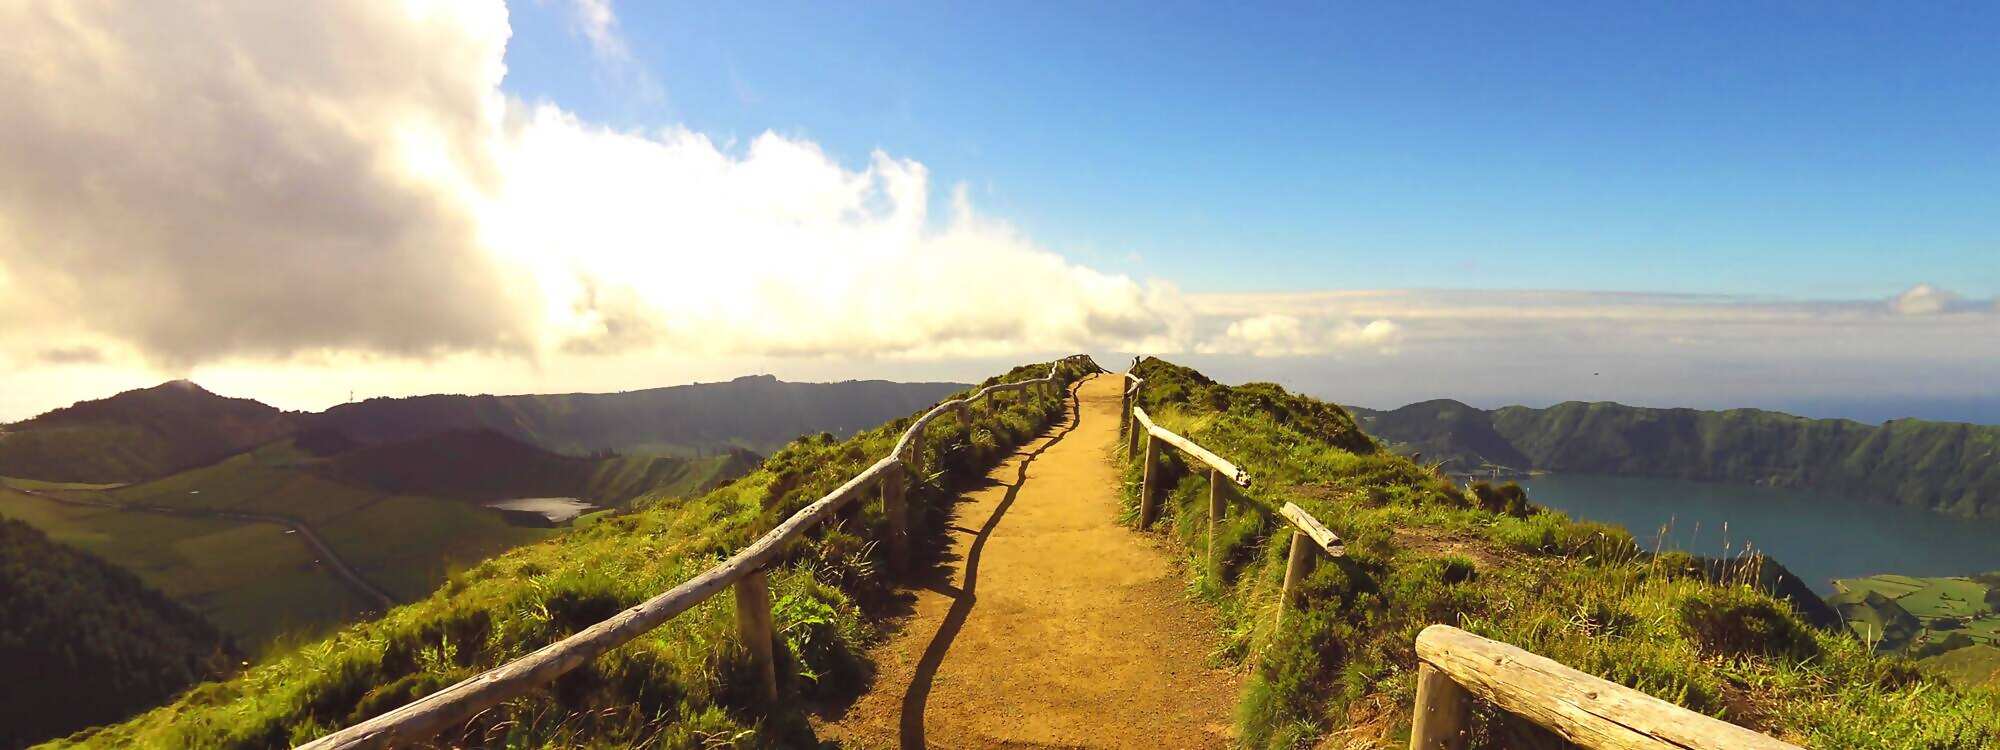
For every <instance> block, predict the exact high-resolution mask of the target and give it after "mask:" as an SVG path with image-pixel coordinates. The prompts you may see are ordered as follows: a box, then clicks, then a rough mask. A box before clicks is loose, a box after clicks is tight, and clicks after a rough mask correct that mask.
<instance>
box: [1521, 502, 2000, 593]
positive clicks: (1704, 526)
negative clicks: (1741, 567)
mask: <svg viewBox="0 0 2000 750" xmlns="http://www.w3.org/2000/svg"><path fill="white" fill-rule="evenodd" d="M1521 485H1522V486H1524V487H1527V488H1528V498H1529V499H1530V500H1532V501H1534V502H1535V503H1536V504H1538V505H1543V506H1546V507H1550V508H1554V509H1556V510H1560V511H1562V512H1564V513H1567V514H1569V516H1570V517H1572V518H1580V519H1587V520H1592V521H1603V522H1606V523H1614V524H1618V525H1620V526H1624V527H1625V528H1626V529H1629V530H1630V531H1631V532H1632V536H1633V538H1635V539H1638V540H1639V542H1640V544H1641V545H1642V546H1645V547H1647V548H1649V549H1650V548H1651V547H1652V546H1653V542H1654V540H1655V539H1657V538H1659V536H1660V535H1659V529H1660V527H1662V526H1666V525H1668V524H1672V529H1671V531H1670V532H1669V533H1668V534H1667V536H1666V538H1665V540H1664V544H1663V545H1662V547H1663V548H1664V549H1681V550H1686V551H1688V552H1692V553H1694V554H1698V555H1711V556H1714V555H1720V554H1722V551H1723V524H1725V523H1727V524H1728V543H1729V544H1730V545H1732V546H1734V547H1735V548H1736V549H1738V550H1740V549H1742V547H1743V544H1744V543H1745V542H1749V543H1751V544H1754V545H1756V547H1757V549H1759V550H1762V551H1764V552H1765V553H1767V554H1769V555H1770V556H1772V557H1774V558H1777V560H1778V562H1781V563H1784V564H1785V567H1787V568H1790V569H1791V571H1792V572H1793V573H1795V574H1797V575H1798V576H1799V578H1800V579H1802V580H1804V581H1805V582H1806V584H1807V585H1810V586H1812V588H1813V590H1814V591H1817V592H1819V593H1820V594H1822V595H1826V594H1831V593H1833V583H1832V581H1833V579H1835V578H1855V577H1859V576H1866V575H1873V574H1876V573H1901V574H1904V575H1913V576H1962V575H1971V574H1973V573H1983V572H1987V571H1992V570H2000V520H1992V519H1984V520H1971V519H1964V518H1953V517H1950V516H1943V515H1939V514H1936V513H1930V512H1927V511H1922V510H1916V509H1912V508H1901V507H1896V506H1891V505H1878V504H1874V503H1868V502H1863V501H1860V500H1854V499H1851V498H1847V497H1844V496H1840V495H1829V494H1824V493H1819V492H1814V491H1811V490H1795V489H1779V488H1774V487H1759V486H1756V485H1749V484H1722V483H1714V482H1695V481H1689V480H1685V479H1652V478H1647V477H1618V476H1603V475H1596V474H1549V475H1545V476H1538V477H1535V478H1533V479H1530V480H1526V481H1523V482H1521Z"/></svg>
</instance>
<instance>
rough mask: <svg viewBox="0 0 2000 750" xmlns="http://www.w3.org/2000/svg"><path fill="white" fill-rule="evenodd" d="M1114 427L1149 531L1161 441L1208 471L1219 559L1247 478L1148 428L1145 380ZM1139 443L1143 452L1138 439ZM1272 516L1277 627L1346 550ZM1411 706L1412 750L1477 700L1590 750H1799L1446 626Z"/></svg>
mask: <svg viewBox="0 0 2000 750" xmlns="http://www.w3.org/2000/svg"><path fill="white" fill-rule="evenodd" d="M1125 380H1126V383H1127V385H1126V388H1125V389H1124V392H1123V394H1122V396H1121V404H1120V406H1121V408H1122V409H1123V410H1124V412H1125V414H1127V415H1129V419H1123V420H1121V421H1120V424H1119V429H1120V430H1123V431H1125V432H1126V433H1127V442H1126V443H1125V450H1126V454H1127V455H1128V456H1140V455H1143V456H1144V458H1143V459H1142V460H1144V461H1145V462H1146V463H1145V469H1144V473H1143V479H1141V480H1140V485H1139V525H1140V527H1141V528H1145V527H1147V526H1150V525H1151V524H1152V522H1153V519H1154V516H1155V515H1156V513H1157V507H1158V500H1157V494H1156V493H1158V492H1160V491H1161V490H1162V489H1164V488H1162V487H1160V486H1159V484H1160V481H1159V477H1158V475H1157V472H1158V471H1159V468H1158V467H1157V465H1156V464H1157V463H1158V461H1159V451H1160V446H1161V445H1162V444H1165V445H1171V446H1173V447H1175V448H1178V449H1180V450H1181V451H1182V452H1183V453H1186V454H1187V455H1189V456H1191V457H1193V458H1194V459H1195V460H1196V461H1199V462H1200V463H1202V464H1205V465H1206V466H1207V467H1208V548H1209V555H1210V563H1211V564H1213V563H1214V562H1215V560H1214V555H1215V541H1216V531H1217V528H1218V527H1219V526H1220V525H1221V524H1222V520H1223V516H1224V513H1225V512H1226V510H1227V504H1226V502H1225V501H1224V499H1223V495H1222V494H1221V493H1222V492H1223V491H1224V480H1225V478H1227V480H1228V482H1229V483H1232V484H1235V485H1237V486H1240V487H1249V486H1250V474H1249V473H1248V472H1246V471H1244V470H1243V469H1242V468H1240V467H1238V466H1236V465H1235V464H1233V463H1230V462H1229V461H1227V460H1224V459H1223V458H1222V457H1220V456H1217V455H1216V454H1215V453H1214V452H1213V451H1210V450H1208V449H1206V448H1203V447H1201V446H1200V445H1198V444H1196V443H1195V442H1194V441H1192V440H1189V439H1187V438H1186V437H1183V436H1181V435H1177V434H1175V433H1174V432H1172V431H1170V430H1167V429H1166V428H1163V427H1160V426H1159V425H1156V424H1153V420H1152V419H1151V418H1150V417H1148V416H1147V415H1146V411H1145V409H1143V408H1141V407H1140V406H1139V393H1140V389H1141V387H1142V386H1144V385H1145V382H1146V381H1145V379H1144V378H1140V377H1139V376H1137V375H1134V374H1132V373H1130V372H1127V373H1125ZM1141 437H1143V438H1144V439H1145V442H1144V445H1143V454H1142V453H1141V449H1142V446H1141V443H1140V439H1141ZM1278 515H1279V516H1281V517H1283V518H1284V520H1285V521H1286V522H1287V523H1289V524H1291V526H1292V546H1291V556H1290V559H1289V560H1288V561H1287V563H1286V565H1285V583H1284V588H1283V589H1282V590H1281V592H1280V594H1279V606H1278V615H1277V617H1278V622H1279V623H1280V624H1282V623H1283V622H1284V618H1285V611H1286V609H1288V608H1289V607H1290V606H1291V605H1292V604H1293V603H1294V602H1293V598H1294V592H1295V591H1297V590H1298V589H1297V587H1298V584H1299V583H1300V582H1301V581H1302V580H1303V579H1304V577H1305V575H1306V574H1307V573H1308V572H1310V571H1311V565H1312V560H1313V558H1314V555H1313V550H1314V548H1315V547H1316V548H1318V549H1320V550H1323V551H1324V552H1325V553H1326V554H1327V555H1328V556H1331V557H1341V556H1343V555H1344V554H1345V553H1346V547H1345V546H1343V545H1342V543H1341V541H1340V537H1339V536H1337V535H1335V534H1334V533H1333V532H1332V531H1331V530H1329V529H1327V528H1326V526H1325V525H1324V524H1321V523H1320V522H1319V519H1317V518H1314V517H1313V516H1312V514H1310V513H1307V512H1306V511H1305V509H1303V508H1300V507H1299V506H1297V505H1294V504H1292V503H1289V502H1288V503H1285V504H1284V506H1283V507H1281V508H1279V509H1278ZM1416 645H1417V658H1418V660H1419V666H1418V673H1417V705H1416V713H1415V716H1414V717H1413V718H1412V721H1411V724H1412V728H1411V732H1410V750H1462V749H1463V748H1464V747H1465V746H1466V742H1467V740H1468V739H1470V733H1469V730H1470V720H1471V710H1472V704H1471V700H1472V698H1473V697H1475V696H1476V697H1478V698H1480V699H1483V700H1486V701H1489V702H1491V703H1493V704H1494V705H1495V706H1498V707H1499V708H1501V709H1502V710H1505V711H1508V712H1510V713H1514V714H1518V715H1520V716H1522V717H1525V718H1527V719H1528V720H1530V721H1533V722H1535V723H1536V724H1538V725H1540V726H1542V727H1545V728H1547V729H1549V730H1550V731H1553V732H1555V733H1556V734H1558V735H1561V736H1562V737H1563V738H1564V739H1566V740H1568V741H1570V742H1572V743H1574V744H1576V745H1579V746H1582V747H1584V748H1587V749H1588V750H1724V749H1725V748H1728V749H1731V750H1799V748H1798V747H1797V746H1794V745H1791V744H1788V743H1785V742H1780V741H1778V740H1776V739H1772V738H1771V737H1768V736H1765V735H1762V734H1758V733H1756V732H1753V731H1750V730H1748V729H1744V728H1743V727H1739V726H1736V725H1735V724H1730V723H1728V722H1725V721H1721V720H1718V719H1714V718H1710V717H1708V716H1704V715H1702V714H1698V713H1695V712H1693V711H1689V710H1687V709H1685V708H1682V707H1680V706H1676V705H1674V704H1672V703H1668V702H1666V701H1663V700H1660V699H1658V698H1654V697H1652V696H1650V695H1646V694H1645V693H1642V692H1639V691H1637V690H1633V689H1632V688H1628V687H1625V686H1623V685H1619V684H1616V683H1613V682H1610V681H1607V680H1604V679H1602V678H1599V677H1595V676H1592V675H1588V674H1584V673H1583V672H1579V671H1577V670H1574V669H1570V668H1569V667H1565V666H1563V665H1561V664H1558V663H1556V662H1555V661H1552V660H1550V659H1547V658H1545V657H1542V656H1537V655H1535V654H1533V653H1529V652H1527V651H1524V650H1522V649H1519V648H1516V647H1514V646H1510V645H1507V644H1505V643H1501V642H1499V641H1494V640H1489V639H1486V638H1481V637H1479V636H1476V635H1473V634H1471V633H1467V632H1465V631H1463V630H1459V629H1458V628H1454V627H1451V626H1448V625H1432V626H1430V627H1428V628H1425V629H1424V631H1423V633H1422V634H1420V635H1418V636H1417V644H1416Z"/></svg>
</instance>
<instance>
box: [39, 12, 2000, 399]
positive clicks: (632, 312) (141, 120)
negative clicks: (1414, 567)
mask: <svg viewBox="0 0 2000 750" xmlns="http://www.w3.org/2000/svg"><path fill="white" fill-rule="evenodd" d="M572 7H573V8H574V9H576V12H577V13H578V14H580V15H579V16H578V18H579V21H578V23H579V30H580V31H579V33H581V34H582V35H583V36H584V37H586V38H587V39H589V40H590V41H591V43H592V45H593V48H594V49H599V50H600V52H599V56H600V58H601V59H608V60H612V61H614V62H615V61H617V60H618V59H619V58H620V56H621V55H622V56H624V59H627V60H629V56H630V52H631V49H630V47H629V46H627V45H626V43H625V42H624V40H623V37H622V35H620V32H619V30H618V25H617V17H616V14H615V13H614V12H612V9H611V7H610V5H608V4H606V3H602V2H598V3H587V2H585V3H577V4H576V5H574V6H572ZM0 28H5V29H7V34H8V36H7V39H8V41H7V43H6V44H5V45H0V101H5V102H7V103H8V106H0V365H4V366H5V370H4V371H5V372H6V373H7V374H5V375H0V418H6V417H9V416H13V417H18V416H25V415H27V414H31V413H33V412H35V411H39V410H41V409H45V408H49V407H52V406H57V405H61V404H63V403H67V402H68V401H72V400H75V399H77V398H83V397H94V396H101V395H103V393H104V390H103V389H105V388H107V387H109V386H110V384H120V385H121V386H123V387H129V386H130V385H139V384H144V383H145V382H147V381H149V380H157V379H159V378H161V377H164V376H182V375H194V376H196V377H197V378H206V379H212V380H215V381H217V382H219V383H226V384H229V385H230V386H232V388H231V390H232V391H234V392H238V393H243V394H244V395H250V396H260V395H265V394H267V393H268V394H279V395H280V396H282V398H280V399H279V400H281V401H282V403H284V405H286V406H290V407H294V408H305V407H315V406H324V405H325V404H326V403H327V402H328V401H333V400H339V398H344V397H345V394H346V392H347V390H348V388H350V387H354V386H355V384H356V383H360V384H361V385H362V386H363V387H364V388H365V390H364V395H366V394H367V393H371V392H372V393H376V394H387V393H399V392H400V393H409V392H420V391H429V390H460V391H482V390H490V391H502V390H572V389H591V388H596V389H617V388H632V387H643V386H648V385H658V384H661V383H667V382H677V381H684V380H686V379H690V378H696V377H708V378H714V377H724V376H727V375H731V374H736V373H739V372H743V371H750V370H768V371H778V372H781V373H789V374H792V375H793V376H795V377H797V376H805V377H813V376H827V377H841V376H854V375H876V376H880V375H885V374H889V375H893V376H896V377H921V376H926V375H920V374H919V373H927V374H928V375H927V376H929V377H977V376H979V375H982V374H984V372H985V369H983V368H986V367H988V366H991V365H995V364H997V363H998V362H999V361H1001V360H1008V359H1016V358H1020V357H1024V356H1040V355H1046V354H1053V353H1068V352H1070V351H1076V350H1086V349H1088V350H1096V351H1111V350H1121V351H1142V352H1146V353H1151V354H1161V355H1168V356H1175V355H1211V356H1216V357H1237V358H1241V357H1253V358H1254V357H1273V358H1285V359H1287V360H1296V359H1297V358H1302V357H1327V356H1328V355H1336V358H1337V359H1338V360H1339V361H1341V362H1345V363H1349V364H1350V365H1353V366H1364V365H1367V364H1368V363H1371V362H1376V363H1390V364H1383V365H1381V366H1385V367H1387V366H1391V365H1392V364H1393V365H1394V367H1395V368H1396V369H1397V370H1398V372H1397V373H1396V374H1389V375H1383V376H1381V379H1382V381H1383V382H1394V383H1398V384H1402V385H1409V384H1412V383H1419V384H1420V383H1421V381H1418V380H1416V379H1415V377H1416V376H1415V375H1413V374H1414V373H1425V375H1424V377H1435V376H1436V375H1434V374H1436V373H1448V372H1456V371H1457V370H1455V369H1453V368H1454V366H1453V365H1451V364H1450V363H1452V362H1458V361H1460V360H1462V359H1465V358H1467V357H1470V356H1472V355H1471V354H1469V353H1474V352H1476V353H1478V354H1477V356H1478V357H1479V358H1480V361H1481V363H1482V366H1481V368H1472V367H1470V366H1462V367H1460V368H1459V369H1463V370H1464V371H1465V372H1479V373H1481V377H1484V373H1485V372H1486V370H1487V369H1489V368H1490V367H1497V366H1499V365H1497V364H1490V363H1504V362H1506V361H1511V360H1509V359H1508V358H1510V357H1511V358H1513V360H1518V361H1519V363H1520V369H1519V372H1520V373H1529V374H1530V375H1522V376H1520V378H1521V379H1528V378H1530V377H1539V374H1538V373H1540V372H1541V371H1542V369H1545V368H1547V367H1549V366H1550V363H1552V362H1561V361H1567V360H1568V359H1583V358H1591V357H1608V358H1616V357H1619V356H1625V357H1627V358H1628V360H1630V359H1631V358H1632V357H1635V356H1638V355H1643V354H1644V353H1646V352H1654V351H1658V350H1660V349H1662V348H1663V347H1674V348H1675V350H1676V351H1679V352H1683V353H1689V352H1691V353H1690V354H1688V356H1690V357H1705V358H1707V359H1706V360H1704V361H1714V362H1728V361H1734V360H1732V358H1735V359H1736V360H1740V359H1742V358H1745V357H1757V356H1768V355H1769V353H1770V352H1774V351H1776V352H1793V351H1796V352H1800V353H1801V355H1800V356H1806V357H1820V358H1827V357H1842V356H1857V357H1868V358H1872V360H1871V361H1879V362H1886V363H1892V364H1894V365H1895V366H1903V365H1904V364H1905V363H1910V362H1925V363H1934V362H1936V361H1938V360H1939V359H1940V358H1951V357H1958V358H1967V357H1971V358H1974V359H1976V360H1977V361H1993V358H1994V357H1996V356H2000V352H1994V351H1992V347H1993V346H1995V345H1994V344H1992V343H1991V342H1994V341H1996V340H2000V337H1996V336H1993V335H1992V334H1993V321H1994V320H1995V319H2000V315H1995V314H1992V312H1991V311H1990V310H1989V311H1981V310H1978V309H1976V308H1977V306H1974V305H1969V303H1967V304H1959V305H1957V306H1954V305H1953V304H1952V303H1951V298H1949V297H1948V296H1945V294H1946V293H1943V292H1940V291H1938V290H1935V289H1931V288H1930V287H1919V288H1918V289H1913V290H1912V291H1911V293H1906V294H1905V295H1904V297H1905V298H1909V299H1908V300H1907V301H1908V302H1909V303H1910V304H1908V305H1905V304H1903V303H1904V302H1905V301H1906V300H1904V299H1902V298H1899V300H1898V304H1897V305H1896V306H1895V308H1894V310H1905V309H1906V308H1907V310H1908V311H1915V310H1924V309H1930V310H1932V311H1936V310H1944V311H1957V310H1961V309H1963V310H1967V311H1970V312H1975V313H1978V314H1974V315H1929V316H1902V315H1895V314H1893V311H1894V310H1892V309H1891V308H1888V307H1885V306H1884V305H1883V304H1882V303H1881V302H1880V301H1879V300H1877V301H1857V302H1853V303H1825V304H1785V303H1774V302H1769V301H1764V300H1745V299H1735V298H1702V297H1671V296H1658V295H1609V294H1591V293H1544V292H1471V293H1468V292H1391V291H1366V292H1362V291H1356V292H1326V293H1299V294H1237V295H1222V294H1187V293H1183V292H1181V291H1180V290H1179V289H1177V288H1175V287H1174V286H1173V285H1172V284H1171V283H1167V282H1161V281H1147V282H1144V283H1142V282H1140V281H1137V280H1134V279H1132V278H1130V277H1128V276H1125V275H1121V274H1113V273H1106V272H1103V271H1099V270H1096V269H1093V268H1090V267H1087V266H1083V265H1079V264H1077V263H1073V262H1070V261H1069V260H1067V259H1065V258H1064V257H1062V256H1061V255H1058V254H1056V253H1054V252H1051V251H1050V250H1049V249H1047V248H1046V247H1044V246H1042V245H1039V244H1037V243H1036V242H1035V241H1034V240H1032V239H1031V238H1028V237H1026V236H1024V235H1023V234H1022V233H1021V232H1019V231H1018V230H1016V229H1014V228H1012V227H1010V226H1009V225H1007V224H1006V223H1005V222H1003V221H999V220H997V219H995V218H992V217H988V216H984V215H982V214H980V213H978V211H977V210H976V207H975V206H974V205H973V204H972V202H971V201H970V200H969V198H968V197H967V196H966V194H965V191H962V190H961V191H958V192H957V193H956V194H954V195H953V197H952V200H950V201H949V205H942V206H938V205H933V201H932V199H931V196H932V195H933V194H934V193H936V192H938V191H937V190H936V189H935V188H934V186H933V177H932V176H931V174H930V172H929V170H927V169H926V168H925V167H924V165H923V164H922V163H920V162H918V161H915V160H913V159H910V158H907V157H902V156H898V155H893V154H888V153H875V154H872V155H870V156H869V158H868V160H867V162H866V163H864V164H860V165H850V164H843V163H842V162H841V161H839V160H838V159H836V158H835V157H833V156H832V155H829V154H827V153H825V152H823V151H822V150H821V149H820V148H819V147H818V146H817V145H816V144H814V143H812V142H811V141H807V140H803V139H799V138H788V137H784V136H779V135H774V134H769V133H767V134H764V135H761V136H758V137H756V138H754V139H751V140H750V141H749V142H747V143H746V144H743V145H741V146H740V147H739V146H737V145H735V144H717V143H715V142H714V141H713V140H711V139H710V138H709V137H708V136H705V135H703V134H701V133H696V132H691V131H687V130H684V129H678V128H662V129H652V130H643V131H638V130H632V131H625V130H612V129H608V128H605V127H603V126H600V125H596V124H592V123H590V122H586V121H584V120H582V119H580V118H578V117H577V116H575V115H573V114H571V113H569V112H566V111H564V110H562V109H561V108H560V107H559V106H558V105H555V104H533V105H531V104H527V103H523V102H520V101H516V100H512V99H510V98H509V97H508V96H506V95H505V93H504V92H503V91H502V90H501V89H500V84H501V79H502V77H503V75H504V73H505V69H504V65H503V53H504V51H505V45H506V43H507V39H508V36H509V33H510V29H509V27H508V19H507V14H506V10H505V8H504V7H502V6H500V5H499V4H497V3H491V2H489V3H479V2H442V1H439V2H429V1H426V0H410V1H409V2H387V1H385V2H351V3H307V4H299V5H291V4H286V5H282V6H280V5H274V4H270V3H265V2H258V1H255V0H201V1H198V2H188V3H172V4H169V3H115V2H111V0H77V1H76V2H66V3H52V2H26V3H23V2H11V3H0ZM621 51H622V52H621ZM1134 257H1136V256H1134ZM1919 290H1924V291H1923V293H1922V294H1918V293H1917V292H1918V291H1919ZM1913 295H1914V296H1913ZM1981 347H1985V348H1983V349H1982V348H1981ZM1389 352H1394V353H1397V354H1398V358H1400V359H1401V360H1402V362H1401V364H1396V363H1397V361H1398V360H1397V359H1384V358H1382V357H1380V356H1379V355H1381V354H1384V353H1389ZM1981 357H1984V358H1985V359H1978V358H1981ZM871 358H895V359H897V364H896V365H895V366H894V367H876V368H872V369H871V368H869V367H867V366H866V363H867V362H869V361H870V360H871ZM941 362H959V363H967V362H977V363H979V364H977V365H976V366H973V365H965V366H964V367H965V369H956V370H947V369H940V368H944V367H945V366H944V365H940V364H939V363H941ZM1419 363H1431V364H1432V365H1434V366H1428V367H1426V366H1419ZM1106 364H1111V363H1109V362H1107V363H1106ZM1591 366H1592V367H1596V368H1597V369H1602V368H1601V366H1598V365H1596V364H1595V363H1593V364H1592V365H1591ZM1887 366H1888V365H1884V367H1887ZM927 368H928V369H927ZM1594 371H1596V370H1585V372H1586V373H1588V372H1594ZM1506 380H1507V379H1506V378H1485V379H1484V380H1481V381H1479V382H1480V383H1485V382H1505V381H1506ZM1687 380H1688V379H1687V378H1685V377H1683V378H1681V381H1682V382H1685V381H1687ZM1586 382H1591V381H1586ZM1360 384H1361V382H1360V381H1355V385H1356V386H1359V385H1360ZM1444 392H1446V393H1448V392H1449V391H1444ZM1433 395H1435V393H1434V394H1433Z"/></svg>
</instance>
